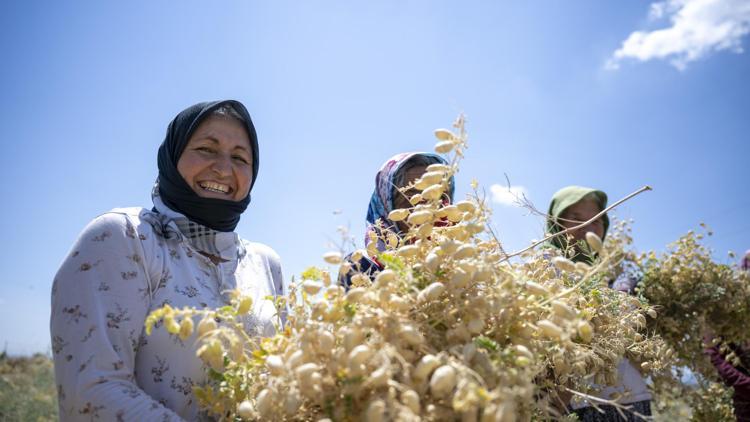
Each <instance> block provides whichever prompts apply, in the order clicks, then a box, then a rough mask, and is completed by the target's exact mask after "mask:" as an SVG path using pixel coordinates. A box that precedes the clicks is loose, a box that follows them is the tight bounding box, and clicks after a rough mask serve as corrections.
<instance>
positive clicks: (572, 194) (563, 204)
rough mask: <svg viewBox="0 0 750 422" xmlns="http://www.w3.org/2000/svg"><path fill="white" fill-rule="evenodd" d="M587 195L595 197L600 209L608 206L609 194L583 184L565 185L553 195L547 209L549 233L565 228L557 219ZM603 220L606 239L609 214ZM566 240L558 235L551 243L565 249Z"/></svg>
mask: <svg viewBox="0 0 750 422" xmlns="http://www.w3.org/2000/svg"><path fill="white" fill-rule="evenodd" d="M587 195H591V197H592V199H594V200H595V201H596V202H597V203H598V205H599V209H601V210H603V209H605V208H607V194H606V193H604V192H602V191H600V190H596V189H592V188H587V187H583V186H567V187H564V188H562V189H560V190H559V191H557V192H556V193H555V194H554V195H553V196H552V202H550V204H549V211H547V215H549V216H550V217H548V218H547V234H548V235H550V234H555V233H558V232H559V231H561V230H563V228H562V226H561V224H560V223H558V222H557V219H558V218H560V216H561V215H562V214H563V212H565V210H566V209H568V207H570V206H571V205H573V204H575V203H576V202H578V201H580V200H582V199H583V198H584V197H585V196H587ZM602 220H603V223H604V236H602V240H604V238H605V237H606V236H607V229H609V217H607V214H604V216H602ZM564 240H565V237H564V236H557V237H555V238H554V239H552V240H551V241H550V244H551V245H552V246H554V247H556V248H558V249H563V243H562V242H563V241H564ZM575 258H578V257H575ZM575 258H574V259H573V260H574V261H577V260H581V259H582V258H578V259H575Z"/></svg>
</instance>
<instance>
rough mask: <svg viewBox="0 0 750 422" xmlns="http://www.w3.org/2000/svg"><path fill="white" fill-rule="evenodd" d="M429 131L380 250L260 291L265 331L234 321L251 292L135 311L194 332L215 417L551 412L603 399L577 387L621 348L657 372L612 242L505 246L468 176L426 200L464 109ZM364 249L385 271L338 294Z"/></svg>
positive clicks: (490, 416)
mask: <svg viewBox="0 0 750 422" xmlns="http://www.w3.org/2000/svg"><path fill="white" fill-rule="evenodd" d="M435 135H436V137H437V143H436V145H435V150H436V151H437V152H438V153H441V154H445V155H446V156H447V157H448V158H449V163H450V164H448V165H438V164H436V165H431V166H429V167H428V168H427V172H426V173H425V174H424V175H423V176H422V177H421V178H419V179H417V180H416V181H415V182H414V183H413V184H412V185H411V186H407V187H406V188H404V189H403V191H404V192H405V191H406V190H408V189H412V188H416V189H418V190H419V192H420V193H418V194H416V195H415V196H413V197H411V198H410V202H411V203H412V204H413V207H412V208H411V209H402V210H395V211H393V212H392V213H391V214H390V215H389V219H390V220H392V221H405V222H406V224H407V225H408V227H409V230H408V232H406V233H404V234H402V236H396V235H395V234H393V233H391V232H390V231H388V230H387V229H386V228H382V230H380V231H379V233H382V239H380V240H382V241H383V242H384V243H385V245H386V246H387V248H386V250H385V251H383V252H381V251H378V250H377V249H375V247H374V246H375V245H376V244H377V242H376V241H372V242H370V243H369V245H370V248H369V249H368V250H358V251H355V252H354V255H353V256H352V259H351V261H349V260H344V259H342V251H335V252H329V253H327V254H325V255H324V257H323V258H324V261H325V262H326V263H327V266H324V268H311V269H309V270H307V271H306V272H305V273H303V274H302V278H301V280H300V281H299V282H298V283H292V285H291V287H290V291H289V292H288V295H287V296H286V297H283V298H277V299H275V300H274V299H272V298H269V300H274V302H275V305H276V306H277V309H278V311H279V315H280V317H281V316H282V315H286V317H285V322H284V324H283V326H282V324H281V322H279V327H278V330H277V334H276V335H275V336H273V337H270V338H258V337H252V336H249V335H248V334H247V332H246V329H245V328H246V323H247V321H248V319H249V318H250V317H249V315H248V312H249V311H250V309H251V307H252V304H251V303H249V302H250V299H249V298H243V297H241V296H237V297H236V299H235V300H234V302H233V303H232V305H230V306H226V307H224V308H222V309H218V310H210V311H207V310H196V309H173V308H170V307H164V308H161V309H159V310H158V311H156V312H154V313H153V314H152V315H151V316H150V317H149V319H148V321H147V330H151V328H152V327H153V325H154V324H155V323H156V322H158V321H160V320H163V321H164V327H166V329H167V330H169V332H170V333H172V334H173V335H175V336H180V337H181V338H183V339H189V338H193V339H195V341H197V342H198V343H197V344H198V347H199V348H198V351H197V353H198V355H199V356H200V358H201V359H203V360H204V361H205V363H206V366H207V368H208V371H209V372H210V376H211V379H212V382H211V383H210V384H208V385H204V386H195V387H194V389H193V391H194V393H195V395H196V397H197V398H198V400H199V403H200V405H201V406H202V407H204V408H205V409H206V411H207V412H209V413H210V414H212V415H213V416H214V417H217V418H219V419H221V420H304V421H323V420H331V421H358V420H363V421H370V422H375V421H384V420H401V421H420V420H424V421H444V420H450V421H452V420H463V421H511V422H512V421H530V420H549V419H564V418H570V416H566V412H565V410H563V409H564V408H565V406H566V405H567V404H568V402H569V401H570V400H571V398H572V399H573V400H574V401H576V400H589V404H591V405H598V404H603V403H605V402H604V401H603V400H599V399H596V398H595V397H592V396H591V394H593V393H594V392H595V391H596V388H597V386H598V387H601V386H603V385H613V384H615V383H616V380H617V365H618V363H619V362H620V360H621V359H622V358H623V357H627V358H628V359H630V361H631V362H634V364H635V365H637V366H638V367H640V368H642V370H643V373H644V375H645V376H650V377H652V378H654V379H657V378H659V377H660V376H662V375H663V374H664V373H667V372H669V371H670V368H671V367H672V365H673V363H674V359H673V355H674V353H673V352H672V350H671V349H670V348H669V347H668V346H667V345H666V343H665V342H664V341H663V340H662V339H661V338H660V337H659V336H655V335H652V334H651V335H650V334H649V332H647V331H646V330H645V328H646V324H647V315H648V314H651V315H652V316H655V312H654V310H653V309H652V308H651V307H650V306H648V305H646V304H645V303H644V302H643V301H642V300H639V299H638V298H636V297H634V296H628V295H626V294H624V293H621V292H617V291H615V290H612V289H609V288H607V282H606V277H604V276H603V274H605V273H607V271H608V269H609V268H610V267H611V264H612V262H611V261H612V259H614V258H616V255H612V256H610V254H609V253H608V249H607V248H604V247H603V246H602V242H601V240H600V239H598V238H597V237H596V236H588V243H589V245H590V248H591V249H592V250H593V251H598V252H599V254H598V255H599V257H598V259H597V260H596V261H595V263H594V264H593V265H592V266H590V265H587V264H583V263H577V264H574V263H573V262H571V261H570V260H568V259H566V258H565V257H564V256H561V255H560V253H559V252H557V251H556V250H555V249H541V250H534V249H530V250H529V251H527V252H524V253H522V254H519V255H518V256H516V257H513V258H511V256H510V255H509V254H506V253H505V252H504V250H503V248H502V247H501V244H500V242H499V241H498V240H497V239H496V238H495V236H494V235H493V234H492V231H491V230H490V229H488V219H489V210H488V208H487V206H486V204H485V202H484V200H483V198H481V197H480V195H479V194H478V193H477V190H476V184H475V183H473V187H474V192H475V193H474V194H473V195H470V196H469V197H468V199H465V200H461V201H458V202H456V203H454V204H450V205H444V204H443V202H442V201H441V198H442V197H443V193H444V192H445V191H446V190H447V189H448V183H449V180H450V178H451V176H453V175H454V174H455V173H456V172H457V171H458V169H459V163H460V161H461V158H462V157H463V154H464V151H465V150H466V147H467V135H466V132H465V130H464V120H463V118H459V119H457V121H456V122H455V123H454V124H453V127H452V128H451V129H439V130H437V131H435ZM374 236H377V235H374ZM363 254H368V255H369V256H371V257H377V260H378V261H379V262H381V263H383V264H384V265H385V269H384V270H383V271H381V272H379V273H378V274H377V275H376V276H375V277H374V279H373V280H371V279H370V278H369V277H368V276H367V275H365V274H361V273H360V274H356V275H354V276H353V277H352V286H351V288H350V289H349V290H348V291H347V290H345V289H344V288H343V287H342V286H340V285H339V284H338V282H337V280H336V276H335V275H336V273H338V272H339V271H344V272H347V271H349V270H353V271H355V272H357V271H358V268H356V264H352V262H357V261H358V258H359V257H360V256H362V255H363ZM353 265H354V267H352V266H353ZM332 274H333V276H332ZM280 320H281V318H280ZM217 321H220V322H218V323H217ZM194 324H196V325H195V326H194ZM615 399H616V398H615ZM609 404H615V405H617V402H616V400H615V401H614V402H610V403H609Z"/></svg>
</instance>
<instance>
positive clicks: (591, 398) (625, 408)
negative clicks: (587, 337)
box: [564, 186, 654, 421]
mask: <svg viewBox="0 0 750 422" xmlns="http://www.w3.org/2000/svg"><path fill="white" fill-rule="evenodd" d="M646 187H647V186H646ZM564 388H565V391H567V392H569V393H571V394H575V395H577V396H581V397H583V398H584V399H586V400H588V401H591V402H598V403H599V404H604V405H609V406H612V407H614V408H615V409H616V410H617V413H619V414H620V416H622V417H623V418H625V415H624V414H623V413H622V412H623V411H626V412H628V413H631V414H632V415H634V416H637V417H639V418H641V419H643V420H645V421H652V420H653V419H654V418H653V417H652V416H646V415H642V414H641V413H639V412H636V411H635V410H633V408H632V407H628V406H627V405H622V404H620V403H617V402H616V401H612V400H607V399H602V398H599V397H596V396H592V395H589V394H585V393H581V392H580V391H576V390H571V389H570V388H568V387H564ZM592 404H593V403H592ZM594 408H595V409H597V410H598V411H601V410H600V409H599V408H597V407H596V405H594ZM625 419H627V418H625Z"/></svg>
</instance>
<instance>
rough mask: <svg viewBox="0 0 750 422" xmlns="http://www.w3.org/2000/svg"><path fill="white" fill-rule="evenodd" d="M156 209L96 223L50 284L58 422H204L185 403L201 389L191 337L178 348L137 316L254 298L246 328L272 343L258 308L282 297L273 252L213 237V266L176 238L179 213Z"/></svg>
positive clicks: (273, 318) (269, 308)
mask: <svg viewBox="0 0 750 422" xmlns="http://www.w3.org/2000/svg"><path fill="white" fill-rule="evenodd" d="M160 205H161V207H160ZM157 208H159V210H160V211H161V212H159V213H157V212H154V211H150V210H146V209H142V208H124V209H115V210H113V211H111V212H108V213H106V214H104V215H102V216H100V217H98V218H96V219H95V220H94V221H92V222H91V223H90V224H89V225H88V226H87V227H86V228H85V229H84V230H83V233H81V235H80V237H79V238H78V241H77V242H76V244H75V245H74V247H73V249H72V250H71V252H70V254H69V255H68V256H67V258H66V259H65V261H64V262H63V264H62V266H61V268H60V270H59V271H58V273H57V275H56V277H55V280H54V284H53V287H52V315H51V322H50V329H51V335H52V351H53V357H54V361H55V378H56V381H57V390H58V399H59V406H60V419H61V420H62V421H79V420H80V421H91V420H102V421H179V420H183V419H184V420H190V421H192V420H200V419H203V414H202V413H201V412H199V410H198V407H197V404H196V401H195V399H194V397H193V395H192V386H193V385H202V384H204V383H205V382H206V381H207V377H206V373H205V369H204V367H203V365H202V363H201V361H200V359H198V358H197V357H196V354H195V353H196V350H197V347H198V345H197V344H196V343H195V340H196V335H195V334H193V336H191V337H189V338H188V339H187V340H185V341H182V340H180V338H179V337H178V336H175V335H172V334H169V333H168V332H167V331H166V330H165V329H164V328H163V327H161V324H160V325H157V328H156V329H154V331H153V333H152V334H151V335H150V336H147V335H146V334H145V332H144V331H145V330H144V321H145V319H146V316H147V315H148V314H149V313H150V312H151V311H153V310H156V309H158V308H159V307H161V306H162V305H165V304H169V305H171V306H172V307H176V308H181V307H183V306H190V307H195V308H198V309H201V308H218V307H221V306H224V305H226V304H227V303H228V300H229V297H228V295H227V294H226V292H227V291H228V290H232V289H239V290H240V291H241V292H243V293H244V294H245V295H250V296H251V297H252V298H253V301H254V302H253V308H254V309H253V312H252V313H251V315H249V316H248V320H247V321H245V322H246V327H248V328H249V329H250V330H252V331H254V333H255V334H258V335H272V334H273V333H274V330H275V325H274V323H275V322H277V321H279V320H280V316H279V315H277V312H276V309H275V307H274V305H273V303H272V302H271V301H269V300H267V299H266V298H267V296H269V295H270V296H277V295H281V294H283V283H282V275H281V266H280V263H279V258H278V256H277V255H276V253H275V252H274V251H273V250H271V249H270V248H269V247H267V246H264V245H261V244H258V243H250V242H247V241H244V240H242V239H240V238H239V236H237V235H236V234H235V233H233V232H229V233H218V235H217V236H216V239H215V242H216V245H217V246H218V248H219V250H220V251H221V253H220V255H221V257H222V258H225V259H228V260H227V261H226V262H222V263H220V264H214V263H212V262H211V260H209V259H208V258H207V257H205V256H204V255H202V254H201V253H199V252H198V250H197V249H196V248H195V247H194V246H193V242H191V241H190V238H189V237H188V236H186V235H185V234H183V233H181V232H180V229H179V228H178V224H176V222H175V218H176V217H182V216H181V215H180V214H177V213H174V212H173V211H171V210H169V209H163V205H162V204H157ZM182 218H183V219H184V217H182ZM194 322H195V323H196V325H197V323H198V320H197V319H196V321H194Z"/></svg>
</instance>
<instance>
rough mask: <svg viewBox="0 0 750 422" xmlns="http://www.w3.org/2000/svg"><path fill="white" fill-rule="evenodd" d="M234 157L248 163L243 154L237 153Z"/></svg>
mask: <svg viewBox="0 0 750 422" xmlns="http://www.w3.org/2000/svg"><path fill="white" fill-rule="evenodd" d="M232 158H234V159H235V160H237V161H240V162H242V163H245V164H248V161H247V160H246V159H245V157H243V156H241V155H235V156H234V157H232Z"/></svg>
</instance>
